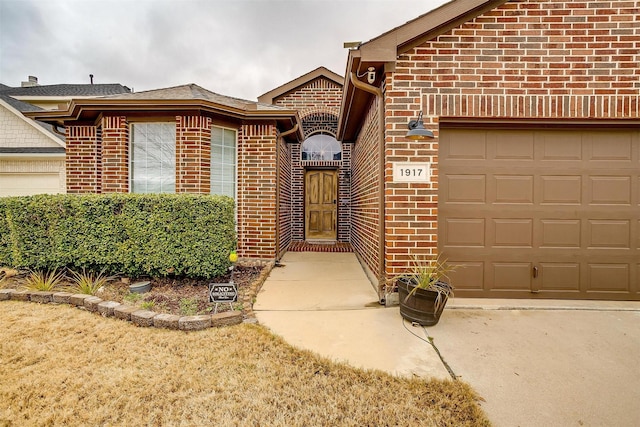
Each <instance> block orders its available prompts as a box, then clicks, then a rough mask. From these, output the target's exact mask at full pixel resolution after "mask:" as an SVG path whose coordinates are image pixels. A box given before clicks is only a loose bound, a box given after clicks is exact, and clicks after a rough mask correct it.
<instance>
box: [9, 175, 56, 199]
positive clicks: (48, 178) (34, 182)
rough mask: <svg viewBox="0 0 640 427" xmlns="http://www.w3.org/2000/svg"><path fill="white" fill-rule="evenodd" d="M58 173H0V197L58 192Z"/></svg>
mask: <svg viewBox="0 0 640 427" xmlns="http://www.w3.org/2000/svg"><path fill="white" fill-rule="evenodd" d="M61 187H63V185H61V184H60V174H59V173H0V197H3V196H31V195H34V194H58V193H60V192H63V191H62V190H61Z"/></svg>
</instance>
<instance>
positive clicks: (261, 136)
mask: <svg viewBox="0 0 640 427" xmlns="http://www.w3.org/2000/svg"><path fill="white" fill-rule="evenodd" d="M277 140H278V137H277V129H276V127H275V126H274V125H266V124H265V125H243V126H242V127H241V128H240V131H239V132H238V191H237V192H238V200H237V205H238V250H239V255H240V256H242V257H247V258H265V259H273V258H275V257H276V227H277V221H276V203H277V197H276V177H277V173H276V154H277V153H276V144H277Z"/></svg>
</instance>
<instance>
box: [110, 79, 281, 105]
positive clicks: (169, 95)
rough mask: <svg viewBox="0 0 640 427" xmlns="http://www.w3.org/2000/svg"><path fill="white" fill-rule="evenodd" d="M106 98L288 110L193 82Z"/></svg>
mask: <svg viewBox="0 0 640 427" xmlns="http://www.w3.org/2000/svg"><path fill="white" fill-rule="evenodd" d="M104 98H105V99H123V100H124V99H139V100H163V99H166V100H188V99H202V100H205V101H210V102H215V103H216V104H220V105H225V106H228V107H232V108H238V109H243V110H246V109H248V108H249V109H250V108H256V109H258V110H274V111H277V110H286V109H285V108H282V107H280V106H276V105H271V104H261V103H258V102H255V101H248V100H246V99H240V98H234V97H231V96H226V95H220V94H218V93H215V92H211V91H209V90H207V89H205V88H203V87H201V86H198V85H197V84H194V83H191V84H187V85H181V86H174V87H168V88H164V89H154V90H147V91H143V92H136V93H125V94H120V95H112V96H105V97H104Z"/></svg>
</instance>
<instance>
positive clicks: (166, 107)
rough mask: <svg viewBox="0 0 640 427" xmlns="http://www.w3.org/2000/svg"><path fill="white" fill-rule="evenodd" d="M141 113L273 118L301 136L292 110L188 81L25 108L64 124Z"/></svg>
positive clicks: (34, 116) (38, 115) (37, 118)
mask: <svg viewBox="0 0 640 427" xmlns="http://www.w3.org/2000/svg"><path fill="white" fill-rule="evenodd" d="M109 112H111V113H113V114H118V113H136V114H138V115H140V114H145V113H146V114H149V115H151V114H159V113H164V114H200V113H201V112H205V113H208V114H211V115H217V116H219V117H222V118H225V119H231V120H236V121H240V122H244V121H246V120H251V121H255V120H275V121H277V122H278V124H279V126H280V128H281V131H283V132H285V131H288V130H291V129H294V128H295V129H296V131H294V132H293V133H295V134H296V136H297V137H299V138H300V139H302V132H301V130H300V126H299V123H300V119H299V117H298V113H297V111H295V110H289V109H286V108H283V107H279V106H275V105H269V104H261V103H258V102H254V101H247V100H244V99H239V98H233V97H229V96H224V95H220V94H217V93H215V92H211V91H209V90H207V89H204V88H203V87H201V86H198V85H196V84H193V83H192V84H187V85H182V86H175V87H170V88H164V89H156V90H149V91H144V92H136V93H126V94H120V95H113V96H106V97H101V98H82V99H72V101H71V103H70V104H69V107H68V108H67V109H66V110H49V111H34V112H27V113H25V115H27V116H28V117H31V118H34V119H36V120H42V121H44V122H47V123H52V124H57V125H60V126H64V125H65V123H68V122H75V121H92V120H96V118H97V117H98V116H99V115H101V114H104V113H109Z"/></svg>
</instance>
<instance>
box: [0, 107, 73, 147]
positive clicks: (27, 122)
mask: <svg viewBox="0 0 640 427" xmlns="http://www.w3.org/2000/svg"><path fill="white" fill-rule="evenodd" d="M7 98H9V97H7V96H0V108H3V109H4V110H6V111H8V112H9V113H10V114H13V115H14V116H15V117H16V118H17V119H18V120H19V121H20V122H22V123H23V124H24V126H25V127H29V128H31V129H33V130H35V131H36V132H38V133H39V134H40V135H42V136H43V137H44V138H45V140H46V141H47V142H48V146H53V147H62V148H64V141H62V140H61V138H59V137H58V136H56V135H55V134H54V133H53V132H51V131H50V129H51V125H47V124H44V123H39V122H36V121H35V120H31V119H29V118H27V117H25V116H24V115H22V113H21V112H20V111H19V110H18V109H17V108H16V107H15V106H13V105H11V104H10V103H9V102H7ZM14 101H15V100H14ZM17 102H19V101H17ZM21 104H24V103H21ZM29 105H30V104H29ZM35 108H37V107H35ZM39 110H40V109H37V110H29V111H39ZM3 132H11V130H7V129H5V130H3ZM7 136H8V135H4V137H3V136H2V135H0V139H1V138H5V137H7ZM43 145H45V144H43ZM20 148H23V149H24V148H28V147H20Z"/></svg>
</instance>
